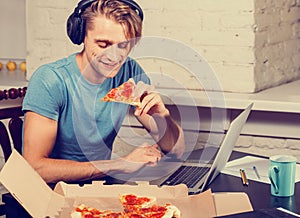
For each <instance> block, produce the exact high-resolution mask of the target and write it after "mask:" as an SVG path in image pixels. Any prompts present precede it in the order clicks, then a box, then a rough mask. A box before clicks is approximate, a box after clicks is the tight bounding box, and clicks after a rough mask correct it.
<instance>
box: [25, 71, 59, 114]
mask: <svg viewBox="0 0 300 218" xmlns="http://www.w3.org/2000/svg"><path fill="white" fill-rule="evenodd" d="M63 93H64V92H63V83H62V82H61V79H60V78H59V76H58V74H57V73H55V72H54V70H53V69H51V68H50V67H48V66H42V67H40V68H38V69H37V70H36V71H35V72H34V74H33V75H32V76H31V78H30V81H29V84H28V88H27V91H26V95H25V97H24V100H23V107H22V109H23V111H24V112H26V111H33V112H36V113H38V114H40V115H42V116H45V117H48V118H50V119H53V120H58V118H59V111H60V107H61V106H62V102H63V101H62V100H63V98H64V96H63Z"/></svg>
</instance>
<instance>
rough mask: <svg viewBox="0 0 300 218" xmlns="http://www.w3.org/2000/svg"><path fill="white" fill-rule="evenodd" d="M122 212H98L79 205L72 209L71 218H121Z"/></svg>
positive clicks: (92, 208)
mask: <svg viewBox="0 0 300 218" xmlns="http://www.w3.org/2000/svg"><path fill="white" fill-rule="evenodd" d="M123 217H124V213H123V212H114V211H111V210H103V211H101V210H98V209H96V208H94V207H87V206H86V205H84V204H81V205H79V206H77V207H75V208H74V210H73V211H72V213H71V218H123Z"/></svg>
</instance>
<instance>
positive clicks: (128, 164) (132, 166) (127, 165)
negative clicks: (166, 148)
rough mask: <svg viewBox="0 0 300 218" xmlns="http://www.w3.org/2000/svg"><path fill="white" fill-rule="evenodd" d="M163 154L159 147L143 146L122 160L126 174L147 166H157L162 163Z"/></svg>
mask: <svg viewBox="0 0 300 218" xmlns="http://www.w3.org/2000/svg"><path fill="white" fill-rule="evenodd" d="M161 157H162V153H161V151H160V150H158V145H156V144H155V145H148V144H143V145H142V146H140V147H138V148H136V149H135V150H133V151H132V152H131V153H129V154H128V155H127V156H125V157H123V158H121V162H122V164H123V166H124V168H123V172H124V173H133V172H135V171H137V170H139V169H140V168H142V167H143V166H145V165H148V166H155V165H156V164H157V162H158V161H160V159H161Z"/></svg>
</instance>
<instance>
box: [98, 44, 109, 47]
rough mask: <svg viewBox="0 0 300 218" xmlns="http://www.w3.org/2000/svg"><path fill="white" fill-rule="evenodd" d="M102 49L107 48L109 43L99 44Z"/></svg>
mask: <svg viewBox="0 0 300 218" xmlns="http://www.w3.org/2000/svg"><path fill="white" fill-rule="evenodd" d="M98 45H99V47H100V48H107V47H108V46H109V44H108V43H98Z"/></svg>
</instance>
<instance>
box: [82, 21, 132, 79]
mask: <svg viewBox="0 0 300 218" xmlns="http://www.w3.org/2000/svg"><path fill="white" fill-rule="evenodd" d="M93 22H94V28H93V30H87V34H86V37H85V40H84V46H85V52H86V56H87V59H88V62H89V64H91V66H92V68H93V69H94V71H95V72H97V73H99V74H101V75H102V76H104V77H107V78H108V77H110V78H111V77H114V76H115V75H116V74H117V73H118V71H119V70H120V68H121V66H122V64H123V63H124V61H125V60H126V58H127V56H128V54H129V52H130V42H129V41H127V39H126V37H125V34H124V29H123V27H122V26H121V24H118V23H116V22H114V21H112V20H110V19H107V18H105V17H103V16H98V17H97V18H96V19H95V20H94V21H93Z"/></svg>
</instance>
